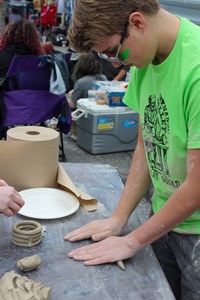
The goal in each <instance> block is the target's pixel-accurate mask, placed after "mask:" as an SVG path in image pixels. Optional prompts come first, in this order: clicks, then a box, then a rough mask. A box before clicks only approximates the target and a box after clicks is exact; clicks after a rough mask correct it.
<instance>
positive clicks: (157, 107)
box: [141, 95, 180, 187]
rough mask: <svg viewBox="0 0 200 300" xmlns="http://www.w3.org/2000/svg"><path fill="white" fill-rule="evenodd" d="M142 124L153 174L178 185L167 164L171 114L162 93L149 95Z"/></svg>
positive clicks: (169, 183) (173, 184)
mask: <svg viewBox="0 0 200 300" xmlns="http://www.w3.org/2000/svg"><path fill="white" fill-rule="evenodd" d="M141 125H142V131H143V137H144V142H145V148H146V152H147V159H148V161H149V165H150V167H151V168H150V169H151V176H152V177H153V178H155V179H158V177H160V178H159V179H161V180H162V181H163V182H164V183H166V184H168V185H171V186H174V187H178V186H179V185H180V183H179V182H178V181H172V180H170V172H169V168H168V164H167V155H168V153H169V151H168V150H169V149H168V139H169V134H170V129H169V115H168V111H167V107H166V104H165V101H164V99H163V97H162V95H160V96H159V97H157V98H156V96H155V95H151V96H149V98H148V105H147V106H146V107H145V109H144V122H143V123H142V124H141Z"/></svg>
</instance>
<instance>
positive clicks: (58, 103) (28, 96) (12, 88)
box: [0, 55, 71, 161]
mask: <svg viewBox="0 0 200 300" xmlns="http://www.w3.org/2000/svg"><path fill="white" fill-rule="evenodd" d="M46 58H47V56H19V55H15V56H14V58H13V60H12V63H11V65H10V68H9V70H8V72H7V75H6V78H5V79H4V82H3V85H2V88H1V93H0V96H1V100H2V102H3V113H1V118H0V121H1V139H2V138H6V130H7V128H8V127H10V126H16V125H34V124H38V123H41V125H44V122H45V121H46V120H48V119H51V118H53V117H56V118H57V119H58V125H57V129H58V130H59V132H60V150H61V155H60V160H61V161H66V155H65V152H64V145H63V136H62V134H63V133H64V134H67V133H68V132H69V130H70V128H71V111H70V108H69V106H68V103H67V100H66V96H65V93H63V94H61V95H57V94H52V93H50V92H49V89H50V76H51V68H52V66H51V65H49V64H48V63H45V64H44V61H46Z"/></svg>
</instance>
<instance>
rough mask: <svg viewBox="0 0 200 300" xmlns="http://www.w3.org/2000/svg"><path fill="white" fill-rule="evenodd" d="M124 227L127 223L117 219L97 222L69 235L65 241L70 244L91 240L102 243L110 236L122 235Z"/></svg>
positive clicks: (112, 218)
mask: <svg viewBox="0 0 200 300" xmlns="http://www.w3.org/2000/svg"><path fill="white" fill-rule="evenodd" d="M124 226H125V223H124V222H122V220H120V218H117V217H111V218H109V219H103V220H96V221H92V222H90V223H88V224H87V225H84V226H82V227H80V228H78V229H76V230H74V231H72V232H70V233H68V234H67V235H66V236H65V237H64V239H65V240H68V241H70V242H75V241H79V240H83V239H89V238H91V239H92V240H93V241H101V240H103V239H105V238H107V237H109V236H113V235H115V236H117V235H120V234H121V231H122V229H123V227H124Z"/></svg>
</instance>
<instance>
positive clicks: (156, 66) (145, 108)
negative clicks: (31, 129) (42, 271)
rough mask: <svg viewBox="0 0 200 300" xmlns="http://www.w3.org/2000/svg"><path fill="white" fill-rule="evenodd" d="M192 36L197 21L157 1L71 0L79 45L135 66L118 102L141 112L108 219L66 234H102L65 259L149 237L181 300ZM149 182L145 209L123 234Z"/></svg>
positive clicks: (196, 157) (97, 260)
mask: <svg viewBox="0 0 200 300" xmlns="http://www.w3.org/2000/svg"><path fill="white" fill-rule="evenodd" d="M83 12H84V13H83ZM96 16H98V18H97V17H96ZM108 24H109V26H108ZM199 36H200V28H199V27H198V26H197V25H194V24H192V23H191V22H190V21H188V20H186V19H184V18H181V17H178V16H174V15H172V14H170V13H169V12H167V11H166V10H164V9H162V7H160V5H159V3H158V1H156V0H117V1H116V0H110V1H105V0H102V1H101V2H99V1H98V0H77V1H76V2H75V8H74V14H73V20H72V23H71V26H70V29H69V33H68V40H69V43H70V46H71V47H73V48H75V49H76V50H77V51H78V52H87V51H91V49H93V50H95V51H97V52H99V53H101V54H102V56H104V58H106V59H107V60H109V61H112V62H113V64H119V63H121V64H124V65H130V66H135V67H136V68H131V79H130V81H129V85H128V89H127V92H126V95H125V98H124V102H125V103H126V104H127V105H128V106H129V107H131V108H132V109H134V110H135V111H136V112H138V113H139V115H140V126H139V128H138V131H139V132H138V143H137V147H136V149H135V152H134V155H133V160H132V164H131V167H130V171H129V175H128V178H127V181H126V184H125V188H124V191H123V194H122V196H121V199H120V201H119V204H118V206H117V208H116V209H115V211H114V212H113V214H112V216H111V217H110V218H109V219H105V220H99V221H93V222H92V223H89V224H88V225H85V226H83V227H82V228H80V229H77V230H75V231H74V232H72V233H69V234H67V235H66V237H65V239H66V240H69V241H71V242H74V241H78V240H81V239H88V238H91V239H92V240H93V241H96V242H98V241H100V242H98V243H93V244H92V245H89V246H85V247H83V248H79V249H75V250H73V251H71V252H70V253H69V257H72V258H74V259H75V260H83V261H85V264H86V265H98V264H102V263H106V262H114V261H118V260H121V259H126V258H129V257H131V256H133V255H135V253H136V252H137V251H138V250H140V249H141V248H142V247H144V246H145V245H148V244H152V245H153V248H154V251H155V253H156V255H157V257H158V259H159V261H160V263H161V266H162V268H163V270H164V272H165V275H166V277H167V279H168V281H169V283H170V286H171V288H172V290H173V292H174V294H175V296H176V299H182V300H183V299H184V300H189V299H190V300H191V299H192V300H196V299H199V298H200V286H199V281H200V260H199V253H200V235H199V234H200V185H199V180H200V171H199V170H200V127H199V119H200V105H199V90H200V63H199V57H200V39H199ZM111 58H112V59H111ZM191 62H192V63H191ZM175 107H176V109H175ZM151 181H152V183H153V186H154V190H155V192H154V195H153V198H152V209H153V213H152V216H151V217H150V219H149V220H148V221H146V222H145V223H144V224H142V225H141V226H139V227H138V228H136V229H134V230H133V231H132V232H130V233H129V234H128V235H126V236H121V237H120V236H119V235H121V233H122V230H123V228H124V226H125V225H126V223H127V222H128V219H129V216H130V215H131V213H132V211H133V210H134V209H135V208H136V206H137V205H138V203H139V202H140V200H141V199H142V197H143V196H144V195H145V194H146V192H147V190H148V189H149V186H150V183H151Z"/></svg>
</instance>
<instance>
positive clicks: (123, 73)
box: [113, 69, 127, 80]
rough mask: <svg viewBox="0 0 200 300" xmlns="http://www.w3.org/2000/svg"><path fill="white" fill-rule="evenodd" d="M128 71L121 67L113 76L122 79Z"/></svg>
mask: <svg viewBox="0 0 200 300" xmlns="http://www.w3.org/2000/svg"><path fill="white" fill-rule="evenodd" d="M126 73H127V71H126V70H124V69H121V70H120V71H119V73H118V74H117V75H116V76H115V78H113V80H121V79H123V78H124V77H125V76H126Z"/></svg>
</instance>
